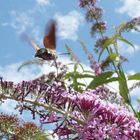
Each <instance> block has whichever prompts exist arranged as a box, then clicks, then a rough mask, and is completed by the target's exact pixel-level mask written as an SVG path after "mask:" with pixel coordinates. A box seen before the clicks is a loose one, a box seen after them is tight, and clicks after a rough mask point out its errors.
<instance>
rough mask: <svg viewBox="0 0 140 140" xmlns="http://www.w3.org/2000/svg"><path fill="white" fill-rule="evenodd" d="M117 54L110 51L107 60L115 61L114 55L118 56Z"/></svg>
mask: <svg viewBox="0 0 140 140" xmlns="http://www.w3.org/2000/svg"><path fill="white" fill-rule="evenodd" d="M118 56H119V55H118V54H116V53H111V54H110V55H109V56H108V57H107V60H109V61H115V60H116V57H118Z"/></svg>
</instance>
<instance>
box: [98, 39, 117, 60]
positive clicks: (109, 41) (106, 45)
mask: <svg viewBox="0 0 140 140" xmlns="http://www.w3.org/2000/svg"><path fill="white" fill-rule="evenodd" d="M114 40H115V37H111V38H109V39H108V40H106V42H105V44H104V45H103V48H102V50H101V52H100V53H99V57H98V61H99V60H100V58H101V56H102V53H103V52H104V50H105V49H106V48H107V47H108V46H109V45H111V44H114Z"/></svg>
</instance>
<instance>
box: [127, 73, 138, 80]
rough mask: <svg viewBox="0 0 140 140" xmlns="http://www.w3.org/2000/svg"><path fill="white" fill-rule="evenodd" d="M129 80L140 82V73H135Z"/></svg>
mask: <svg viewBox="0 0 140 140" xmlns="http://www.w3.org/2000/svg"><path fill="white" fill-rule="evenodd" d="M128 80H140V73H135V74H133V75H130V76H128Z"/></svg>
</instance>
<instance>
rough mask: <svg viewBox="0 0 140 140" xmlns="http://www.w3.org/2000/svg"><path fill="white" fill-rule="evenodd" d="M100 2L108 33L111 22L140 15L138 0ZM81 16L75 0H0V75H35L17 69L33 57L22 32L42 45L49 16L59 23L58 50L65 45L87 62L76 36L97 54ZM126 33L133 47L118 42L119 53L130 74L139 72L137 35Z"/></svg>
mask: <svg viewBox="0 0 140 140" xmlns="http://www.w3.org/2000/svg"><path fill="white" fill-rule="evenodd" d="M99 5H101V7H102V8H103V9H104V20H105V21H106V22H107V24H108V32H107V34H108V35H111V33H112V31H113V30H112V29H113V27H114V25H115V26H117V25H119V24H120V23H121V22H122V21H128V20H130V19H132V18H134V17H137V16H140V15H139V14H140V1H138V0H116V1H115V0H100V3H99ZM84 16H85V15H84V11H83V10H82V9H80V8H79V6H78V0H0V76H3V77H4V78H5V79H8V80H13V81H15V82H19V81H21V80H22V79H24V78H25V79H30V78H34V77H35V76H36V73H35V70H34V68H33V69H24V71H22V72H20V73H17V71H16V70H17V68H18V67H19V65H20V64H21V63H22V62H24V61H27V60H31V59H33V56H34V53H35V52H34V49H33V48H32V47H30V46H29V45H28V44H27V43H26V42H24V41H22V40H21V34H22V33H26V34H28V35H29V36H30V37H31V38H33V39H34V40H35V41H36V42H37V43H38V44H40V46H41V47H43V45H42V38H43V36H44V29H45V25H46V23H47V22H48V21H49V20H50V19H52V18H53V19H56V21H57V23H58V30H57V31H58V32H57V51H58V52H65V51H66V50H65V47H64V45H65V44H68V45H69V46H70V47H71V48H72V49H73V50H74V51H75V53H76V54H78V57H79V58H80V59H81V61H82V62H83V63H84V64H85V65H87V64H88V61H87V59H85V55H84V53H83V51H82V49H81V48H80V44H79V43H78V41H77V39H82V40H84V41H85V43H86V44H87V47H89V50H91V51H92V52H93V55H94V56H95V57H96V55H95V52H94V51H93V47H94V42H95V39H94V38H91V36H90V34H89V32H90V28H89V27H90V26H89V23H87V22H86V21H85V19H84ZM126 36H127V38H128V39H129V40H130V41H131V40H132V42H133V43H134V45H135V46H136V49H135V51H134V50H133V49H132V48H130V47H127V46H126V45H124V44H121V52H122V54H124V55H125V56H126V57H127V58H128V59H129V62H128V63H126V64H125V67H124V68H125V70H126V71H127V72H129V73H130V72H131V73H133V72H138V71H140V64H139V63H140V62H139V54H140V39H139V36H140V34H138V33H130V34H129V35H126ZM62 61H65V58H64V59H63V58H62ZM44 69H45V68H44ZM44 69H43V70H42V71H41V73H43V72H44V71H45V70H44ZM32 71H33V72H32ZM137 92H138V91H137Z"/></svg>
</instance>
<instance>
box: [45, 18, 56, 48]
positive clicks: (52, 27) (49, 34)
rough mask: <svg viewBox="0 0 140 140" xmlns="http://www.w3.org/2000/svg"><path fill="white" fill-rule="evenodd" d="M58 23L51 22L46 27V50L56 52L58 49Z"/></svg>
mask: <svg viewBox="0 0 140 140" xmlns="http://www.w3.org/2000/svg"><path fill="white" fill-rule="evenodd" d="M55 33H56V23H55V21H54V20H51V21H50V22H49V25H47V26H46V30H45V36H44V39H43V44H44V46H45V48H47V49H51V50H55V49H56V35H55Z"/></svg>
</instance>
